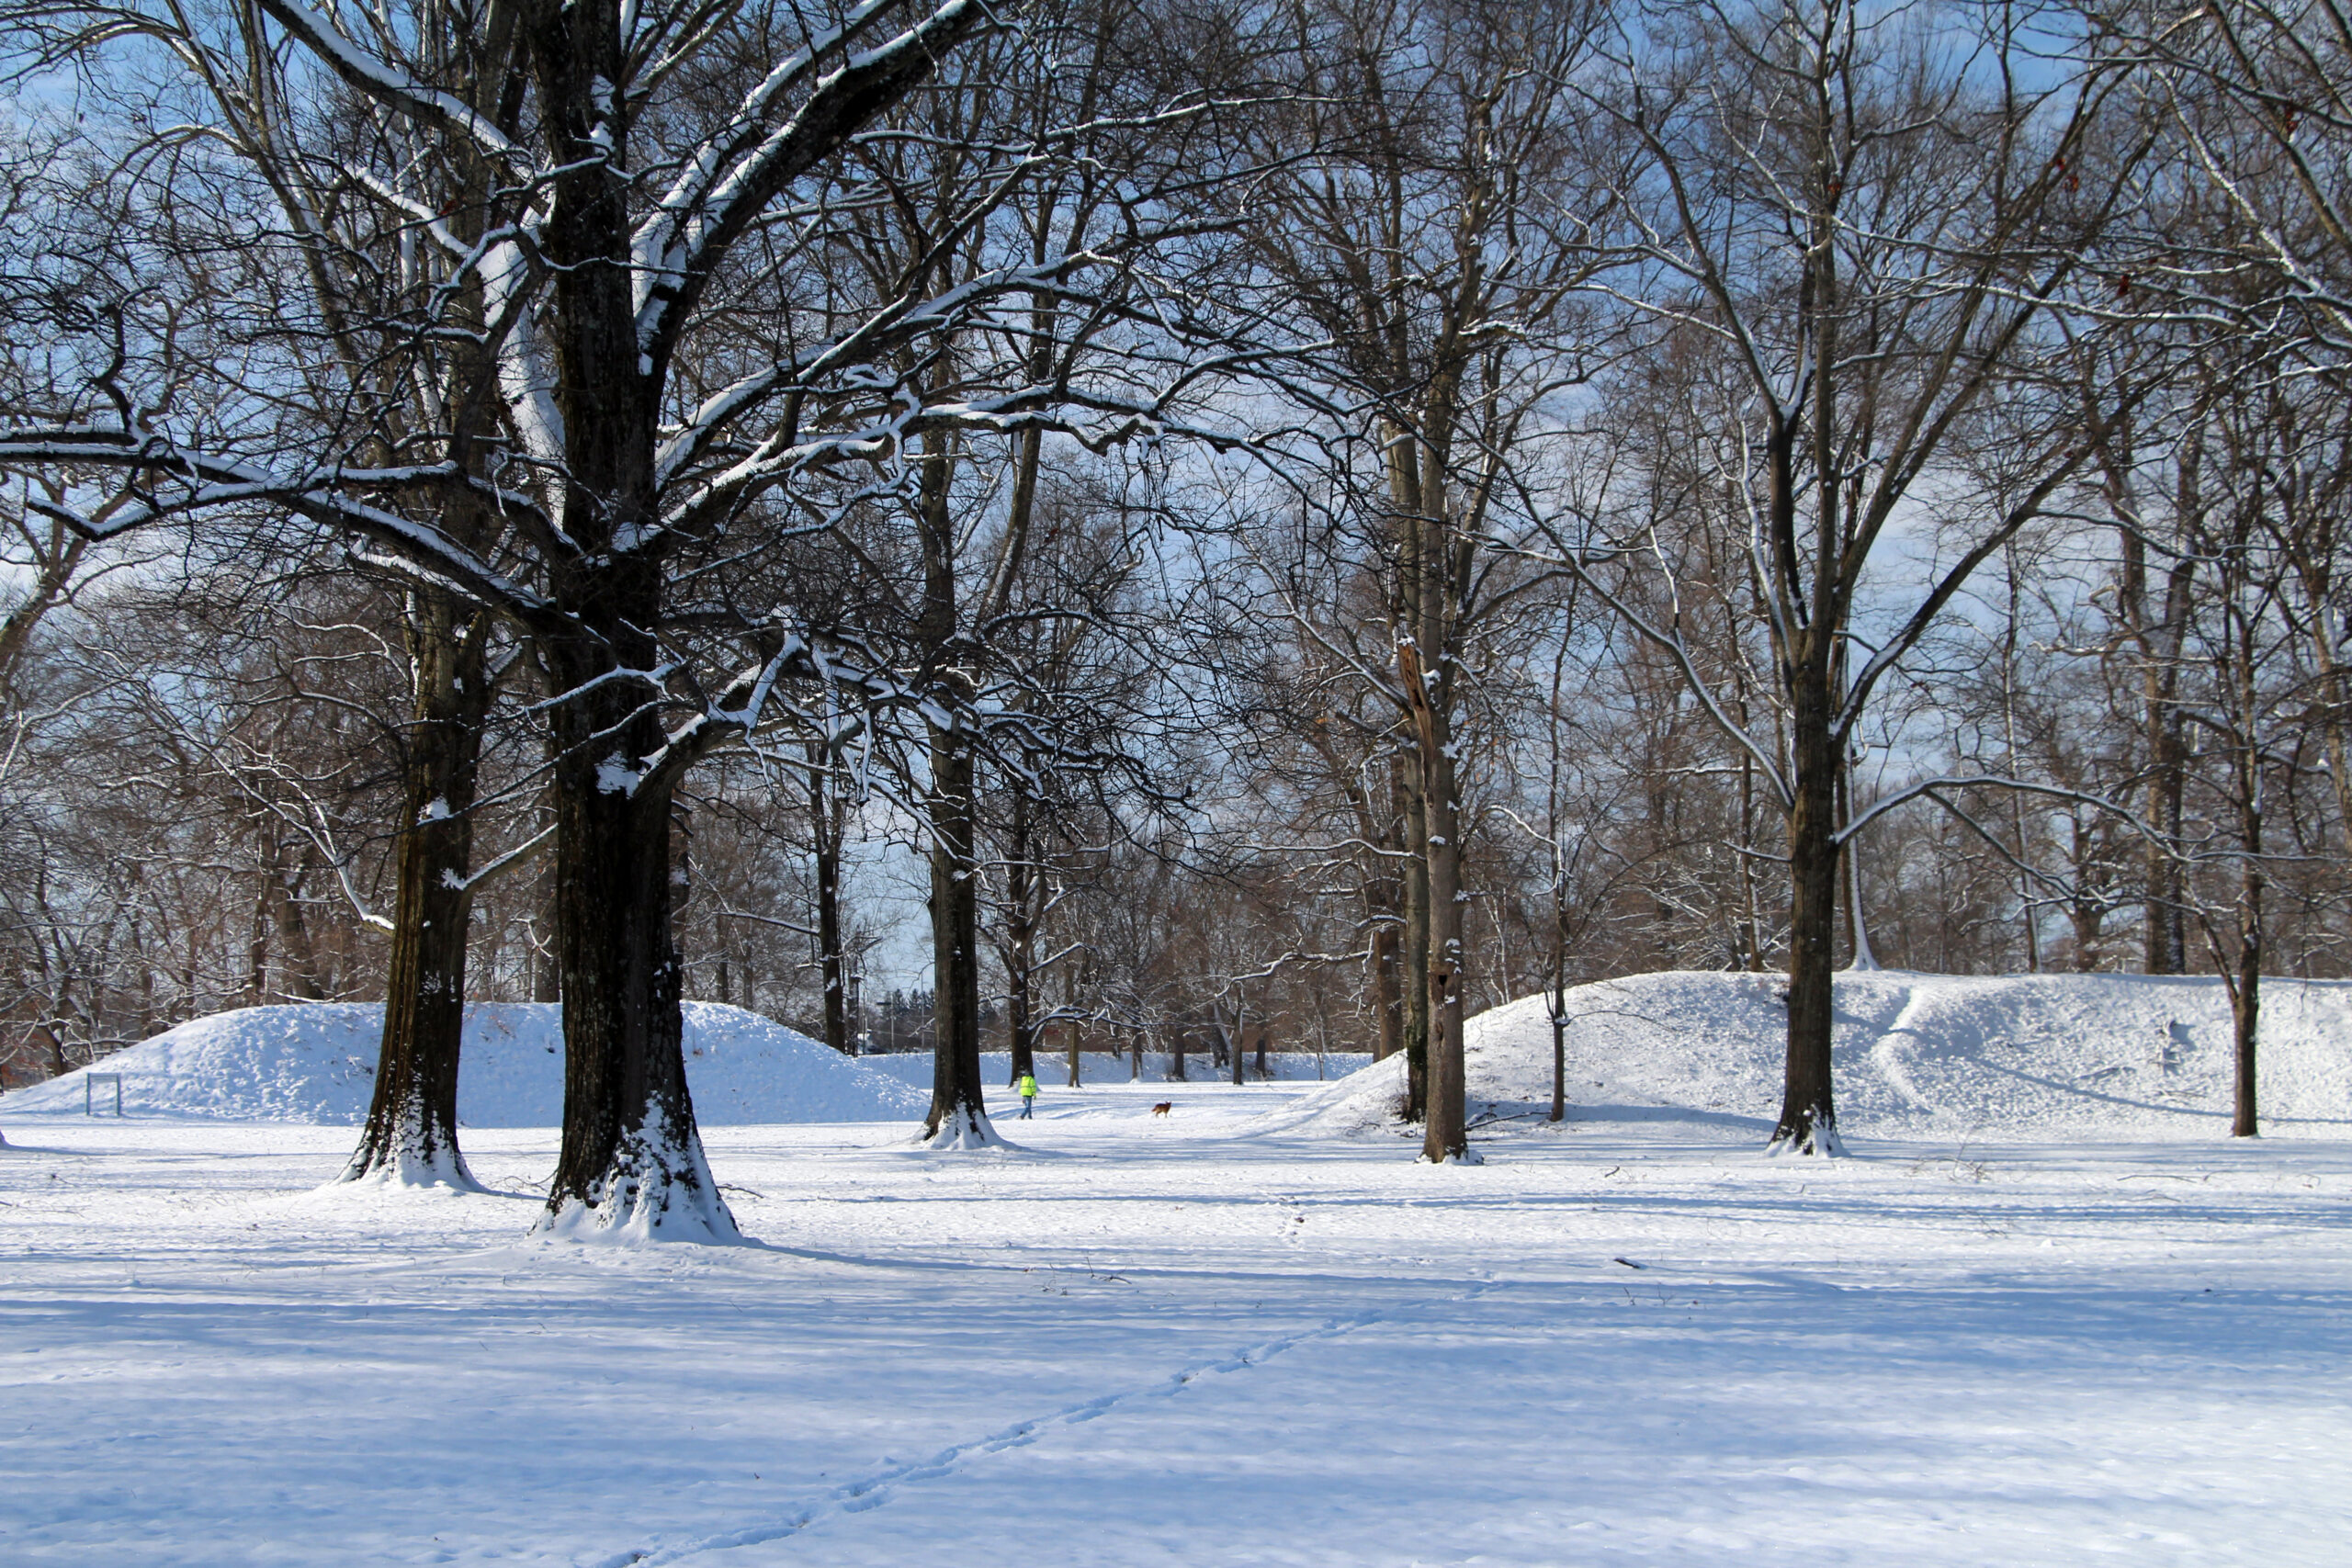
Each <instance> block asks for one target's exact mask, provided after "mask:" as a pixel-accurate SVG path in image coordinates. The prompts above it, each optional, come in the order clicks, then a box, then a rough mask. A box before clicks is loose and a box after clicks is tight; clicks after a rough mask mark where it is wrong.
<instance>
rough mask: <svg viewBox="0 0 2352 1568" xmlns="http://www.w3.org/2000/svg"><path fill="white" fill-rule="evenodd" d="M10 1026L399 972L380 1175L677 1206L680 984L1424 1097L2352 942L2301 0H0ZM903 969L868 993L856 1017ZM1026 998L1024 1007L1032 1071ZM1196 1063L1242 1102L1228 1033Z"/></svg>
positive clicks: (705, 1188) (2313, 108) (590, 1214)
mask: <svg viewBox="0 0 2352 1568" xmlns="http://www.w3.org/2000/svg"><path fill="white" fill-rule="evenodd" d="M0 32H4V33H5V36H6V40H7V53H6V57H5V58H6V62H7V66H8V71H9V80H10V82H11V83H12V85H13V96H12V97H11V99H10V101H9V103H8V105H7V107H6V111H5V112H6V116H7V118H6V141H5V161H0V224H5V226H6V234H5V242H6V256H7V258H8V259H7V261H6V263H5V264H0V272H4V273H5V276H0V310H5V312H6V327H7V331H6V358H5V361H4V362H0V468H5V472H6V476H7V483H6V491H5V493H4V494H0V524H5V528H4V529H0V537H4V538H5V540H6V547H7V549H8V551H9V555H10V560H11V565H12V569H13V570H12V575H11V582H10V589H9V592H10V595H11V597H10V598H9V600H8V604H7V613H6V618H5V620H4V621H0V694H5V704H6V707H5V716H6V747H5V749H0V985H4V986H5V992H4V993H0V1018H5V1020H6V1041H5V1044H6V1051H7V1052H8V1056H7V1064H8V1069H9V1071H10V1072H11V1073H12V1074H13V1075H16V1076H17V1077H24V1076H28V1075H36V1074H43V1073H53V1072H56V1071H61V1070H64V1069H66V1068H68V1067H70V1066H74V1065H78V1064H79V1063H82V1062H85V1061H87V1060H90V1059H92V1058H94V1057H96V1056H97V1055H104V1054H105V1053H107V1052H108V1051H111V1050H115V1049H119V1048H120V1047H122V1046H124V1045H126V1044H128V1043H132V1042H135V1041H136V1040H139V1039H141V1038H144V1037H146V1036H147V1035H149V1034H152V1033H153V1032H156V1031H158V1030H160V1029H162V1028H164V1027H166V1026H168V1025H169V1024H171V1023H173V1022H175V1021H180V1020H184V1019H187V1018H190V1017H194V1016H198V1015H199V1014H203V1013H207V1012H211V1011H216V1010H221V1009H224V1008H230V1007H237V1006H250V1005H254V1004H258V1003H265V1002H289V1001H290V1002H300V1001H311V1000H323V999H345V998H350V999H360V998H364V999H368V1000H380V1001H382V1002H383V1003H384V1004H385V1008H386V1025H385V1036H384V1046H383V1063H382V1066H381V1067H380V1069H379V1073H378V1077H377V1086H378V1088H377V1100H376V1104H375V1106H374V1109H373V1111H372V1112H371V1115H370V1119H369V1122H368V1127H367V1128H366V1130H365V1134H364V1136H363V1139H362V1143H361V1146H360V1148H359V1150H358V1152H357V1154H356V1156H355V1158H354V1160H353V1164H352V1172H351V1173H352V1175H353V1176H355V1177H361V1176H379V1175H389V1176H391V1177H394V1178H397V1179H447V1180H458V1181H463V1180H469V1177H467V1176H466V1174H465V1170H464V1165H463V1161H462V1157H461V1156H460V1155H459V1152H458V1143H457V1126H456V1112H455V1105H456V1099H455V1095H456V1081H457V1076H456V1075H457V1066H458V1030H459V1024H460V1021H461V1017H462V1009H463V1006H464V1004H465V1003H466V1002H467V1001H468V1000H469V999H476V1000H483V999H522V998H534V999H540V1000H556V999H560V1000H561V1001H562V1003H563V1004H564V1031H565V1048H566V1068H565V1072H566V1100H565V1104H566V1110H565V1124H564V1128H563V1142H562V1149H561V1154H560V1159H559V1166H558V1170H557V1173H556V1177H555V1179H554V1181H553V1183H552V1184H551V1188H550V1195H549V1200H548V1222H547V1223H548V1224H549V1225H551V1226H556V1227H559V1228H562V1227H572V1226H592V1227H594V1226H605V1225H614V1224H642V1225H644V1226H646V1227H648V1228H650V1229H652V1230H656V1231H661V1232H664V1233H670V1232H675V1233H677V1234H726V1233H727V1232H728V1231H729V1230H730V1229H731V1224H732V1222H731V1220H730V1219H729V1216H728V1214H727V1211H726V1207H725V1204H724V1202H723V1201H721V1199H720V1198H719V1195H718V1188H717V1186H716V1184H715V1183H714V1182H713V1181H712V1179H711V1178H710V1176H709V1173H708V1171H707V1168H706V1166H705V1163H704V1160H703V1156H702V1153H701V1146H700V1141H699V1138H698V1135H697V1134H696V1133H695V1122H694V1114H693V1107H692V1101H691V1097H690V1095H689V1093H688V1091H687V1087H686V1082H685V1077H684V1061H683V1055H682V1050H681V1045H680V1039H681V1035H680V1030H681V1023H680V1007H681V1005H682V1003H683V1002H684V1000H686V999H689V998H708V999H714V1000H721V1001H729V1002H733V1003H736V1004H738V1005H741V1006H745V1007H750V1008H753V1009H756V1010H761V1011H763V1012H767V1013H769V1014H771V1015H773V1016H775V1017H778V1018H780V1019H783V1020H785V1021H789V1022H792V1023H795V1024H797V1025H798V1026H800V1027H802V1028H805V1029H807V1030H808V1031H809V1032H811V1033H813V1034H816V1035H818V1036H820V1038H823V1039H825V1040H827V1041H828V1042H829V1043H832V1044H833V1045H834V1046H835V1047H836V1048H840V1049H844V1050H847V1049H853V1048H854V1047H855V1045H856V1043H857V1042H856V1041H854V1039H853V1033H854V1031H857V1030H861V1029H866V1030H870V1029H872V1028H873V1027H875V1024H874V1020H875V1019H876V1018H880V1019H883V1020H885V1023H884V1024H883V1027H884V1028H886V1029H887V1030H888V1031H889V1032H890V1038H891V1039H892V1040H893V1041H896V1040H897V1039H898V1038H899V1021H900V1019H901V1016H902V1015H903V1014H905V1013H906V1012H907V1011H908V1010H909V1007H899V1006H896V1005H894V1006H892V1007H889V1008H883V1007H880V1006H879V1005H878V999H877V998H876V997H875V996H873V995H872V994H870V992H868V993H867V994H865V995H863V996H859V995H855V994H854V993H857V992H859V991H860V989H861V987H869V986H870V985H871V983H872V982H871V981H870V980H869V979H868V977H867V976H866V968H867V965H868V963H869V961H870V959H871V957H872V954H873V953H874V951H875V949H876V944H877V942H879V941H880V939H881V936H882V932H881V931H880V930H879V928H878V926H877V923H876V913H875V911H876V909H877V908H879V906H878V904H877V903H876V901H875V898H874V897H873V896H874V894H875V892H876V889H874V888H872V887H870V886H861V881H862V879H865V878H867V877H869V876H870V875H871V874H872V868H873V867H874V866H875V865H876V853H877V852H876V848H875V846H876V845H883V844H887V845H896V846H898V848H899V852H901V853H902V854H903V853H911V854H912V855H914V856H916V857H919V860H920V863H921V865H922V871H923V874H924V876H925V878H926V880H927V886H928V898H927V904H928V910H929V922H930V933H931V938H932V955H933V963H932V970H933V973H932V975H931V977H930V982H929V986H928V987H927V989H928V993H929V995H928V998H927V1000H926V1001H925V1002H924V1003H923V1004H922V1011H923V1013H924V1014H925V1021H924V1022H923V1024H922V1026H921V1027H922V1032H923V1033H924V1035H925V1036H926V1037H927V1038H928V1041H929V1043H930V1045H931V1048H932V1051H933V1059H934V1083H933V1104H932V1110H931V1113H930V1116H929V1118H928V1122H927V1126H926V1134H927V1135H928V1136H929V1137H930V1138H931V1139H932V1140H933V1142H934V1143H935V1144H938V1145H943V1146H964V1145H972V1144H982V1143H987V1142H989V1141H990V1140H991V1139H992V1138H993V1136H994V1134H993V1132H992V1131H991V1129H990V1128H989V1122H988V1120H987V1116H986V1113H985V1110H984V1100H985V1094H984V1089H983V1086H982V1085H981V1082H980V1073H979V1053H980V1049H981V1043H982V1033H983V1026H984V1023H985V1024H986V1025H987V1026H988V1028H989V1035H990V1037H991V1039H994V1038H998V1037H1001V1039H1002V1040H1003V1041H1004V1043H1006V1044H1007V1046H1008V1047H1009V1048H1010V1049H1011V1051H1012V1054H1013V1056H1014V1059H1015V1063H1016V1070H1018V1068H1019V1067H1021V1066H1026V1065H1028V1064H1030V1063H1032V1062H1034V1061H1035V1060H1036V1058H1037V1056H1038V1055H1039V1054H1040V1053H1042V1052H1045V1051H1047V1050H1051V1049H1056V1048H1059V1049H1065V1050H1066V1049H1068V1047H1069V1042H1070V1040H1071V1039H1072V1038H1073V1037H1074V1036H1075V1037H1080V1038H1083V1039H1101V1040H1104V1041H1109V1042H1114V1043H1118V1042H1124V1043H1125V1048H1126V1049H1130V1050H1132V1049H1136V1048H1143V1047H1144V1046H1145V1045H1146V1044H1147V1043H1148V1047H1149V1048H1151V1049H1159V1050H1167V1049H1170V1048H1173V1047H1176V1046H1178V1045H1179V1044H1180V1043H1181V1044H1182V1045H1183V1047H1184V1048H1187V1049H1201V1048H1204V1047H1203V1045H1202V1042H1204V1041H1221V1042H1239V1041H1243V1040H1245V1039H1251V1040H1256V1039H1264V1038H1266V1037H1267V1036H1268V1035H1270V1034H1271V1035H1272V1037H1273V1038H1274V1039H1275V1040H1276V1041H1277V1043H1288V1044H1292V1045H1294V1046H1295V1047H1297V1048H1307V1049H1322V1050H1327V1051H1328V1050H1340V1049H1365V1050H1369V1051H1371V1052H1373V1053H1374V1055H1380V1056H1386V1055H1397V1054H1402V1055H1405V1056H1406V1057H1407V1058H1408V1074H1407V1081H1408V1085H1409V1088H1408V1093H1407V1095H1406V1097H1405V1100H1404V1102H1403V1103H1402V1104H1401V1105H1400V1107H1399V1112H1400V1114H1401V1115H1403V1116H1405V1117H1407V1118H1408V1119H1410V1120H1412V1121H1414V1122H1419V1123H1421V1124H1422V1125H1423V1127H1424V1130H1425V1134H1426V1137H1425V1143H1424V1145H1423V1152H1424V1154H1425V1156H1427V1157H1429V1158H1431V1159H1437V1160H1445V1159H1459V1158H1465V1157H1469V1156H1470V1151H1469V1148H1468V1145H1467V1142H1466V1128H1465V1116H1464V1089H1463V1076H1462V1025H1463V1021H1464V1017H1465V1016H1466V1015H1467V1014H1469V1013H1470V1012H1473V1011H1476V1010H1478V1009H1480V1008H1483V1007H1486V1006H1490V1005H1493V1004H1495V1003H1498V1002H1500V1001H1502V1000H1505V999H1508V998H1513V997H1517V996H1521V995H1526V994H1529V993H1532V992H1542V993H1544V994H1545V995H1547V996H1549V997H1550V998H1552V1003H1551V1005H1552V1008H1553V1010H1554V1013H1555V1027H1565V1021H1566V1008H1567V1007H1568V1006H1569V1005H1570V1000H1569V997H1568V988H1569V987H1571V986H1572V985H1574V984H1575V983H1577V982H1579V981H1582V980H1586V979H1591V978H1598V977H1602V976H1610V975H1614V974H1621V973H1625V972H1628V971H1634V970H1640V969H1649V968H1657V967H1664V966H1694V967H1713V968H1732V969H1743V970H1754V971H1766V970H1777V971H1783V972H1785V973H1786V975H1787V976H1788V987H1787V992H1788V1005H1789V1034H1788V1062H1787V1072H1786V1077H1785V1082H1784V1084H1783V1086H1782V1089H1783V1101H1782V1109H1781V1118H1780V1122H1779V1125H1778V1128H1777V1130H1776V1133H1775V1135H1774V1141H1775V1143H1776V1145H1780V1146H1782V1147H1786V1148H1790V1149H1796V1150H1802V1151H1805V1152H1814V1151H1826V1150H1828V1149H1832V1148H1834V1147H1835V1144H1836V1128H1837V1121H1836V1101H1835V1093H1834V1085H1833V1084H1832V1082H1831V1079H1830V1074H1829V1040H1830V1031H1831V984H1832V981H1831V976H1832V975H1833V974H1834V972H1835V971H1836V970H1837V968H1838V966H1840V965H1841V964H1851V965H1855V966H1861V967H1867V966H1870V965H1872V964H1900V965H1903V966H1906V967H1915V968H1921V969H1933V970H1944V971H1953V972H1990V971H2012V970H2036V969H2078V970H2086V969H2120V968H2130V969H2137V970H2143V971H2145V972H2147V973H2151V974H2160V975H2162V974H2185V973H2211V974H2215V975H2218V976H2221V977H2222V979H2223V980H2224V982H2225V983H2226V985H2227V987H2228V988H2229V991H2230V995H2231V997H2232V998H2233V1006H2234V1010H2235V1012H2236V1017H2237V1025H2238V1027H2237V1045H2236V1049H2237V1055H2238V1068H2239V1071H2238V1106H2237V1117H2236V1123H2235V1130H2236V1131H2237V1132H2238V1133H2240V1134H2253V1133H2254V1132H2255V1131H2256V1128H2257V1125H2258V1101H2257V1099H2256V1085H2257V1081H2258V1080H2257V1074H2256V1047H2257V1043H2258V1039H2259V1019H2260V1007H2261V987H2262V980H2263V978H2264V976H2272V975H2295V976H2332V975H2336V974H2339V973H2342V972H2343V970H2344V968H2345V963H2344V959H2343V957H2342V956H2341V955H2342V953H2344V949H2345V942H2346V937H2347V936H2352V898H2347V894H2352V877H2347V874H2346V873H2347V865H2352V757H2347V756H2346V728H2347V724H2352V692H2347V691H2346V689H2345V682H2346V680H2347V679H2352V677H2347V675H2346V672H2345V671H2344V670H2343V668H2342V664H2343V659H2344V653H2343V644H2344V640H2345V637H2346V629H2347V626H2352V589H2348V588H2347V586H2346V576H2347V572H2346V565H2347V561H2348V560H2352V543H2347V540H2346V518H2347V516H2352V510H2348V507H2352V493H2348V492H2352V369H2347V367H2352V357H2348V356H2352V244H2347V242H2346V235H2347V234H2352V212H2348V211H2347V203H2348V202H2352V184H2347V175H2346V171H2347V170H2352V16H2347V13H2346V11H2345V10H2344V9H2343V8H2342V7H2341V6H2340V5H2338V4H2336V3H2335V0H2297V3H2293V4H2284V5H2264V4H2246V3H2244V0H2211V3H2208V4H2203V5H2199V6H2163V5H2138V4H2123V5H2112V6H2110V5H2106V4H2102V3H2099V0H2065V3H2052V4H2034V5H2025V6H2019V5H2015V4H2001V5H1995V4H1992V3H1991V0H1934V3H1932V4H1927V5H1921V6H1901V7H1892V8H1888V7H1871V6H1858V5H1855V4H1852V3H1850V0H1738V3H1736V4H1726V3H1723V0H1712V3H1711V0H1657V3H1653V4H1638V5H1637V4H1619V3H1615V0H1527V3H1524V4H1514V5H1509V6H1498V5H1490V4H1481V3H1477V0H1437V3H1433V4H1424V3H1408V0H1273V3H1271V4H1261V3H1254V0H1027V3H1012V4H1001V5H985V4H982V3H980V0H862V3H856V4H851V3H847V0H754V3H752V4H748V5H738V4H729V5H724V6H720V5H716V4H706V3H702V0H681V3H680V4H676V5H661V6H645V5H637V4H632V5H628V6H623V5H620V4H619V3H618V0H571V3H568V4H563V5H557V4H555V3H554V0H479V3H473V0H460V3H458V4H447V3H444V0H430V3H413V0H412V3H406V4H396V5H393V6H390V8H378V9H376V10H373V11H368V12H364V13H363V12H354V11H346V10H342V9H333V8H322V7H319V6H313V5H311V4H310V3H309V0H251V3H249V4H243V3H241V4H238V5H233V6H232V5H225V4H213V3H210V0H197V3H194V4H187V3H175V4H148V3H146V0H110V3H107V4H103V5H100V4H95V3H85V0H40V3H39V4H33V3H30V0H24V3H19V0H0ZM911 1005H912V1004H911V1003H910V1004H909V1006H911ZM1000 1020H1001V1021H1000ZM1216 1054H1217V1055H1220V1056H1221V1057H1223V1058H1224V1059H1225V1060H1226V1061H1227V1062H1228V1063H1229V1064H1231V1070H1233V1071H1234V1072H1236V1073H1237V1074H1238V1071H1239V1067H1238V1064H1239V1061H1240V1058H1241V1056H1242V1055H1243V1054H1244V1053H1243V1052H1242V1051H1241V1050H1238V1049H1237V1050H1230V1051H1227V1050H1222V1049H1219V1050H1217V1053H1216Z"/></svg>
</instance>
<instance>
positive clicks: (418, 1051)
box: [344, 592, 489, 1188]
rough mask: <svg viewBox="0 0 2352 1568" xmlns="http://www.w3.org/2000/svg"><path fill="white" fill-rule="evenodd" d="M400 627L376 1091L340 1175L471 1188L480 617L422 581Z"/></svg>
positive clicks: (482, 687) (482, 707) (483, 698)
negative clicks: (468, 1097) (402, 647)
mask: <svg viewBox="0 0 2352 1568" xmlns="http://www.w3.org/2000/svg"><path fill="white" fill-rule="evenodd" d="M488 629H489V623H488V617H487V616H485V615H473V616H468V617H461V616H460V615H458V611H457V606H456V605H455V604H453V603H452V602H451V601H450V600H449V599H448V598H447V596H446V595H442V594H437V593H430V592H420V593H419V594H418V595H417V597H416V600H415V604H414V609H413V626H412V629H411V631H410V635H409V655H410V659H411V660H412V668H413V670H414V671H415V677H414V679H415V706H414V722H413V723H412V725H411V726H410V728H409V735H408V745H407V750H406V754H405V755H404V756H403V757H402V759H401V797H402V800H401V806H402V810H403V812H404V816H403V818H402V819H401V820H402V825H401V836H400V842H399V851H398V853H399V864H398V872H397V876H398V885H397V891H396V893H395V895H394V897H395V903H394V912H393V918H392V952H391V966H390V974H389V976H387V978H386V981H385V986H384V1036H383V1043H382V1046H381V1047H380V1049H379V1052H378V1055H377V1066H376V1092H375V1097H374V1099H373V1100H371V1101H370V1103H369V1105H368V1122H367V1124H366V1126H365V1127H364V1128H363V1130H362V1131H361V1133H360V1137H359V1148H358V1151H357V1152H356V1153H355V1154H354V1155H353V1156H351V1163H350V1165H349V1166H348V1167H346V1168H345V1171H344V1179H345V1180H357V1179H361V1178H363V1177H376V1178H379V1179H383V1180H387V1181H390V1182H394V1183H397V1184H400V1185H402V1186H408V1185H442V1186H451V1187H463V1188H471V1187H473V1186H474V1185H475V1182H474V1179H473V1176H472V1173H471V1172H469V1170H467V1168H466V1162H465V1156H463V1155H462V1154H461V1153H460V1152H459V1150H458V1055H459V1049H460V1046H461V1044H462V1043H463V1040H464V1035H465V1024H466V938H467V935H468V924H469V920H470V919H471V918H472V912H473V890H472V888H471V886H469V882H468V877H469V874H470V873H471V871H472V869H473V807H474V793H475V784H476V777H477V773H476V770H477V767H478V764H479V762H480V759H481V731H482V720H483V716H484V713H485V711H486V709H487V707H488V705H489V682H488V681H487V680H486V679H485V678H484V671H483V658H482V638H483V637H484V636H485V635H486V634H487V632H488Z"/></svg>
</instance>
